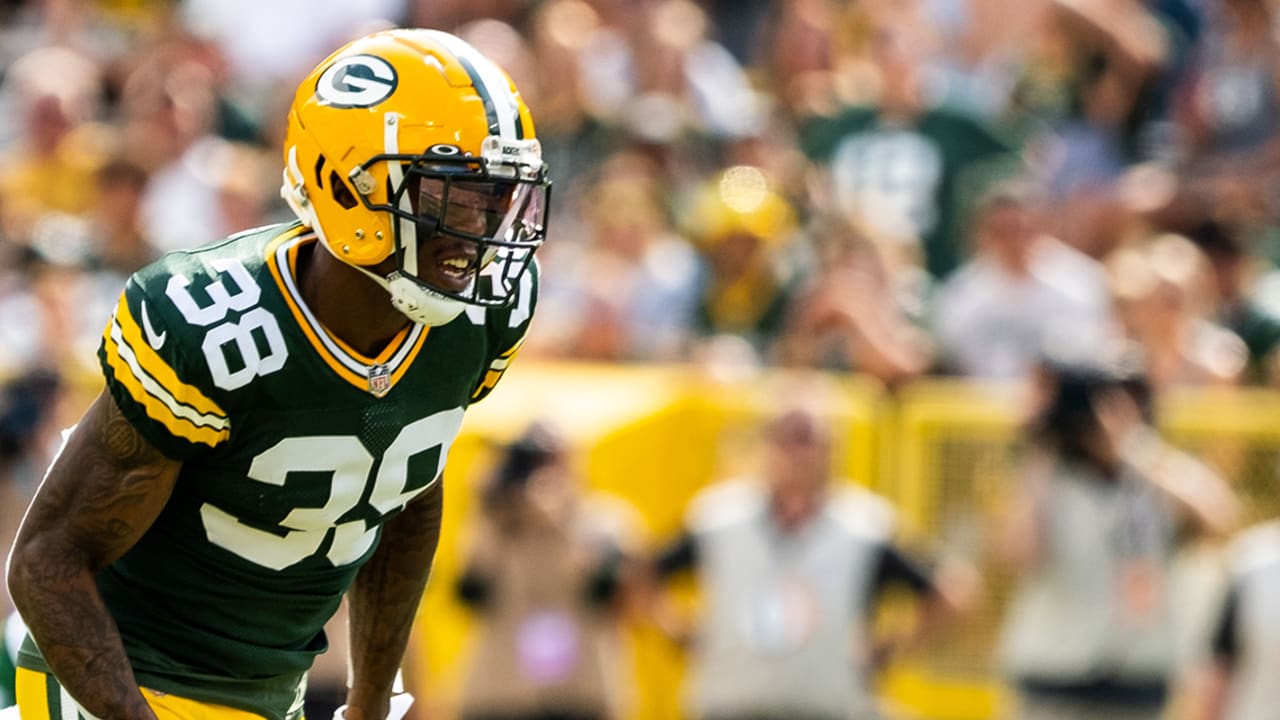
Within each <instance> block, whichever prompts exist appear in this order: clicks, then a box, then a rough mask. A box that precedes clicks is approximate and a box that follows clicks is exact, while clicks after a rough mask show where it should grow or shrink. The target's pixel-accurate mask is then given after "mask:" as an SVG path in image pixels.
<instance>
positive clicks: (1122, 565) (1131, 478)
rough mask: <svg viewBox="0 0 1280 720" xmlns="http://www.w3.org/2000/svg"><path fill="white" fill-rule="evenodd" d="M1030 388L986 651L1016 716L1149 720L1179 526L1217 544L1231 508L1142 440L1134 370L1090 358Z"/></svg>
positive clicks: (1171, 452)
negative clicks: (1001, 587) (1022, 460)
mask: <svg viewBox="0 0 1280 720" xmlns="http://www.w3.org/2000/svg"><path fill="white" fill-rule="evenodd" d="M1094 357H1095V358H1096V357H1098V356H1097V355H1095V356H1094ZM1040 379H1041V381H1042V382H1043V383H1044V387H1043V390H1044V397H1045V398H1047V401H1046V403H1045V406H1044V408H1043V410H1042V411H1041V412H1040V413H1039V414H1038V417H1036V419H1035V421H1034V422H1033V423H1032V424H1031V425H1030V427H1029V438H1030V453H1029V457H1028V461H1027V466H1026V468H1025V471H1024V474H1023V476H1022V478H1021V482H1020V486H1019V487H1018V488H1017V490H1016V491H1015V500H1014V504H1013V506H1012V510H1011V511H1010V512H1009V513H1008V514H1007V516H1006V523H1005V527H1004V529H1003V533H1002V535H1001V537H1000V543H999V550H1000V553H999V554H1000V556H1001V559H1002V560H1004V561H1005V562H1006V563H1007V564H1008V566H1009V567H1011V568H1012V569H1013V570H1014V572H1015V574H1016V576H1017V579H1016V581H1015V582H1016V585H1015V590H1014V595H1013V599H1012V601H1011V604H1010V606H1009V608H1008V611H1007V615H1006V617H1005V622H1004V627H1003V632H1002V638H1001V643H1000V657H1001V662H1002V666H1003V669H1004V671H1005V672H1006V673H1007V675H1008V677H1009V679H1010V680H1011V681H1012V682H1013V684H1014V686H1015V688H1016V690H1017V694H1018V704H1019V710H1018V715H1017V717H1019V718H1025V719H1026V720H1041V719H1044V718H1053V719H1054V720H1076V719H1079V720H1086V719H1090V720H1091V719H1092V718H1101V717H1106V718H1124V719H1125V720H1143V719H1150V720H1155V719H1156V718H1159V717H1160V716H1161V712H1162V711H1163V709H1164V706H1165V702H1166V699H1167V697H1168V695H1169V692H1170V684H1171V682H1172V679H1173V678H1172V674H1173V671H1174V663H1175V648H1174V637H1175V635H1174V633H1175V613H1174V609H1173V607H1172V601H1173V597H1172V595H1171V594H1170V581H1171V575H1170V563H1171V560H1172V558H1173V554H1174V549H1175V542H1176V539H1177V535H1178V530H1179V527H1180V525H1179V524H1180V523H1185V524H1186V525H1187V526H1188V527H1189V528H1191V529H1192V530H1194V531H1198V532H1205V533H1209V534H1211V535H1217V536H1221V535H1223V534H1224V533H1226V532H1228V531H1229V530H1230V529H1231V525H1232V523H1233V522H1234V516H1235V512H1236V508H1235V501H1234V498H1233V497H1232V495H1231V493H1230V490H1229V489H1228V487H1227V486H1226V485H1225V484H1224V483H1223V481H1222V480H1221V479H1220V478H1219V477H1218V476H1217V475H1215V474H1214V473H1213V472H1212V471H1211V470H1209V469H1208V468H1207V467H1206V466H1205V465H1203V464H1201V463H1200V462H1199V461H1197V460H1195V459H1193V458H1192V457H1190V456H1188V455H1186V454H1184V453H1182V452H1180V451H1178V450H1175V449H1173V448H1172V447H1170V446H1169V445H1167V444H1166V443H1165V442H1164V441H1163V440H1162V439H1161V438H1160V436H1159V435H1158V434H1157V433H1156V432H1155V430H1153V428H1152V422H1153V418H1152V416H1151V407H1152V400H1153V398H1152V397H1151V387H1150V385H1148V383H1147V381H1146V379H1145V376H1144V375H1142V374H1141V373H1140V372H1137V371H1135V370H1133V369H1131V368H1129V367H1128V366H1127V365H1126V364H1123V363H1121V362H1118V361H1115V362H1113V361H1109V360H1102V361H1099V360H1096V359H1095V360H1091V361H1090V362H1088V363H1074V362H1073V363H1047V364H1046V365H1045V368H1044V371H1043V373H1042V375H1041V377H1040Z"/></svg>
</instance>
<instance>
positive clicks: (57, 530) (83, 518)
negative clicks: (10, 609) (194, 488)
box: [8, 393, 181, 720]
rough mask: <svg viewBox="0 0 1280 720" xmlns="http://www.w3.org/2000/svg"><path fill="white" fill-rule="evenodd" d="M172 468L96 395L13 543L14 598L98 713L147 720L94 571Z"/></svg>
mask: <svg viewBox="0 0 1280 720" xmlns="http://www.w3.org/2000/svg"><path fill="white" fill-rule="evenodd" d="M180 467H181V464H180V463H178V462H176V461H173V460H170V459H168V458H166V457H164V456H163V455H161V454H160V453H159V452H158V451H157V450H156V449H155V448H153V447H152V446H151V445H150V444H148V443H147V442H146V441H145V440H143V439H142V438H141V437H140V436H139V435H138V433H137V432H136V431H135V430H134V428H133V426H132V425H131V424H129V421H128V420H126V419H125V418H124V416H123V415H121V414H120V411H119V409H118V408H117V407H116V404H115V401H114V400H113V399H112V398H111V397H110V396H109V395H107V394H106V393H103V394H101V395H99V396H98V399H97V400H95V401H94V403H93V405H92V406H91V407H90V408H89V410H88V411H87V412H86V413H85V416H84V418H82V419H81V421H80V424H79V425H78V426H77V427H76V429H75V430H74V431H72V433H71V436H70V438H68V440H67V444H66V447H64V448H63V450H62V452H61V453H60V454H59V456H58V458H57V459H56V460H55V461H54V463H53V466H52V467H51V468H50V469H49V473H48V475H47V476H46V477H45V480H44V483H43V484H41V486H40V489H39V491H38V492H37V493H36V496H35V499H34V500H32V502H31V507H30V508H29V509H28V510H27V515H26V517H25V518H24V519H23V521H22V525H21V527H20V528H19V530H18V536H17V539H16V540H15V541H14V545H13V551H12V553H11V554H10V556H9V570H8V581H9V591H10V593H11V594H12V595H13V600H14V604H15V605H17V607H18V610H19V611H20V612H21V613H22V618H23V620H25V621H26V623H27V625H28V627H29V628H30V631H31V636H32V638H33V639H34V640H35V641H36V644H37V645H38V646H39V647H40V651H41V653H43V655H44V658H45V660H46V661H47V662H48V663H49V667H50V668H52V669H53V674H54V675H55V676H56V677H57V678H58V681H59V682H60V683H61V684H62V686H63V687H64V688H65V689H66V690H67V692H69V693H70V694H71V696H72V697H73V698H75V700H76V702H77V703H79V704H80V706H81V707H82V708H84V710H86V711H87V712H89V713H91V714H92V715H94V716H96V717H101V718H112V719H113V720H114V719H115V718H129V719H134V718H144V719H147V720H154V718H155V715H154V714H153V713H152V711H151V709H150V708H149V707H148V706H147V703H146V700H145V699H144V698H143V696H142V692H141V691H140V690H139V689H138V683H137V680H136V679H135V678H134V675H133V671H132V669H131V668H130V667H129V659H128V657H127V656H126V655H125V652H124V646H123V644H122V643H121V640H120V632H119V630H118V629H117V627H116V624H115V621H114V620H113V619H112V618H111V615H110V614H109V612H108V611H107V608H106V605H105V604H104V603H103V601H102V596H101V595H99V594H98V588H97V586H96V585H95V584H94V575H95V574H96V573H97V572H98V571H100V570H101V569H103V568H104V567H106V566H107V565H109V564H111V563H112V562H114V561H115V560H116V559H117V558H119V557H120V556H121V555H123V554H124V553H125V551H126V550H128V549H129V548H130V547H132V546H133V544H134V543H135V542H137V541H138V538H140V537H141V536H142V534H143V533H144V532H145V531H146V530H147V528H148V527H150V525H151V523H152V522H153V521H154V520H155V518H156V516H157V515H158V514H159V513H160V510H161V509H162V508H163V507H164V505H165V503H166V502H167V501H168V499H169V494H170V493H171V492H172V490H173V484H174V481H175V480H176V479H177V476H178V470H179V468H180Z"/></svg>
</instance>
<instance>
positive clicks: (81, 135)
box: [0, 47, 110, 235]
mask: <svg viewBox="0 0 1280 720" xmlns="http://www.w3.org/2000/svg"><path fill="white" fill-rule="evenodd" d="M100 83H101V77H100V73H99V69H98V67H97V66H96V65H95V64H94V63H93V62H92V61H91V60H89V59H88V58H86V57H84V56H82V55H80V54H79V53H76V52H74V51H72V50H68V49H66V48H59V47H44V48H39V49H37V50H33V51H32V52H30V53H28V54H26V55H24V56H23V57H21V58H19V59H18V60H16V61H15V62H14V63H13V65H12V66H11V67H9V68H8V69H7V71H6V75H5V83H4V89H5V92H6V93H7V94H9V95H10V96H11V97H12V98H13V99H14V100H15V101H16V103H17V106H18V112H19V113H20V118H21V127H20V128H19V131H18V135H17V137H15V138H13V139H12V140H11V142H10V143H9V144H8V146H6V147H3V148H0V193H2V194H3V195H4V197H5V207H4V210H5V213H6V215H7V217H5V218H4V221H5V225H6V226H8V227H9V228H11V229H12V231H13V232H14V233H15V234H18V235H20V234H22V233H24V232H25V231H27V230H29V229H30V227H31V226H32V225H33V224H35V223H36V222H37V221H38V220H39V218H40V216H41V215H43V214H44V213H46V212H51V211H52V212H62V213H79V212H83V211H85V210H87V209H88V208H89V207H90V206H91V205H92V204H93V191H94V183H93V175H94V173H95V172H96V171H97V169H98V167H99V166H100V164H101V163H102V162H103V161H104V160H105V156H104V151H106V150H109V148H110V134H109V133H106V132H104V128H103V127H102V126H101V125H98V124H95V123H93V122H91V121H92V120H94V119H95V117H96V115H97V111H98V101H99V94H100V91H101V87H100Z"/></svg>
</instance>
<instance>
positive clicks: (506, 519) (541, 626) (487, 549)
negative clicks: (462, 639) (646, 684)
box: [458, 424, 630, 720]
mask: <svg viewBox="0 0 1280 720" xmlns="http://www.w3.org/2000/svg"><path fill="white" fill-rule="evenodd" d="M577 482H578V481H577V479H576V477H575V470H574V469H573V467H572V460H571V455H570V449H569V447H568V446H567V444H566V440H565V438H563V437H562V436H560V435H559V434H558V433H557V432H556V431H555V430H553V429H551V428H550V427H549V426H547V425H543V424H535V425H533V426H532V427H530V428H529V429H528V430H527V431H526V432H525V433H524V434H523V435H522V436H521V437H520V438H518V439H517V440H516V441H515V442H513V443H511V444H510V445H508V446H507V447H506V448H505V449H504V451H503V453H502V455H501V457H500V459H499V461H498V464H497V467H496V470H495V471H494V472H493V475H492V477H491V478H490V480H489V483H488V485H487V486H486V487H485V489H484V496H483V504H482V509H481V516H480V518H479V521H478V526H477V528H476V533H475V537H474V539H473V543H472V545H471V547H470V549H469V551H468V557H467V560H466V562H465V565H464V568H465V569H464V571H463V574H462V577H461V578H460V581H459V584H458V593H459V596H460V598H461V599H462V601H463V602H464V603H465V604H467V605H468V606H470V607H471V608H472V609H474V610H475V611H476V612H477V613H478V614H479V617H480V620H481V629H480V638H479V640H478V641H477V644H476V648H475V651H474V654H473V655H472V657H471V660H470V670H469V671H468V672H467V678H466V680H465V682H464V689H463V697H462V713H461V714H462V718H463V719H464V720H498V719H501V720H608V719H614V718H620V717H621V716H622V710H621V706H620V702H621V699H622V698H621V697H620V694H619V693H620V692H621V689H620V687H619V683H620V682H621V680H622V678H621V673H622V671H623V667H622V663H621V660H620V653H621V646H620V644H619V643H620V639H621V638H620V637H619V634H618V633H619V626H618V621H619V619H620V613H621V611H622V609H623V607H624V602H623V600H624V598H623V595H624V592H625V585H626V583H625V582H624V580H625V575H626V568H627V566H628V564H629V563H628V562H627V560H626V557H627V554H628V551H627V547H628V545H629V543H630V540H629V539H628V538H627V532H626V531H625V524H623V525H620V524H619V523H618V522H617V521H619V520H622V521H624V523H625V521H626V518H625V517H620V516H619V515H618V514H617V513H616V512H610V510H611V509H614V510H616V507H615V508H610V507H609V506H607V505H605V504H600V503H597V502H592V501H591V500H589V499H588V498H583V497H581V496H580V495H579V488H578V487H577Z"/></svg>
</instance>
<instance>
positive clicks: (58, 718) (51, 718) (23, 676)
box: [17, 668, 262, 720]
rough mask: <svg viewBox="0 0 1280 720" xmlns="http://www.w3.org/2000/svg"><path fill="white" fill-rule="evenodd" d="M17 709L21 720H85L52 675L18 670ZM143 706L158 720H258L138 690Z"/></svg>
mask: <svg viewBox="0 0 1280 720" xmlns="http://www.w3.org/2000/svg"><path fill="white" fill-rule="evenodd" d="M17 690H18V708H19V710H20V711H21V713H22V720H85V716H84V715H83V714H81V713H80V712H79V708H78V707H77V706H76V704H75V702H74V701H73V700H72V699H71V696H70V695H69V694H67V691H66V690H63V689H62V686H61V685H59V684H58V681H57V680H55V679H54V677H53V676H52V675H49V674H47V673H42V672H38V671H35V670H28V669H26V668H18V681H17ZM142 694H143V696H145V697H146V699H147V704H149V705H150V706H151V709H152V710H154V711H155V713H156V716H157V717H159V718H160V720H262V716H260V715H254V714H253V713H251V712H245V711H244V710H237V709H236V708H229V707H226V706H224V705H211V704H209V703H202V702H198V701H196V700H190V699H188V698H183V697H178V696H176V695H169V694H168V693H161V692H156V691H154V690H148V689H146V688H142Z"/></svg>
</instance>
